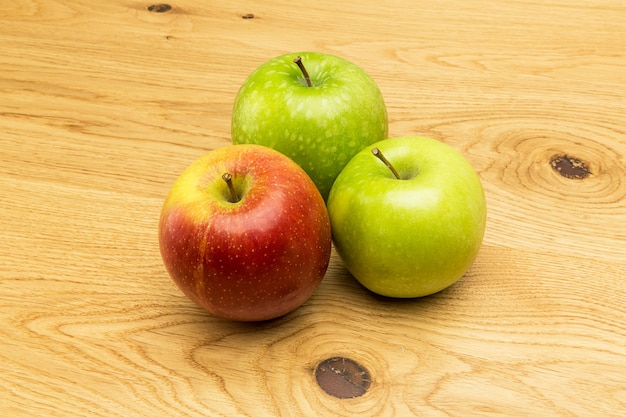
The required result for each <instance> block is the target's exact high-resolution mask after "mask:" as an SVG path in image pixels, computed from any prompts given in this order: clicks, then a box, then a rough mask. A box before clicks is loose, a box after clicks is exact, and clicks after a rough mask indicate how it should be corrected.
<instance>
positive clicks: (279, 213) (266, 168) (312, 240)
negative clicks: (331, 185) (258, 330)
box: [159, 145, 331, 321]
mask: <svg viewBox="0 0 626 417" xmlns="http://www.w3.org/2000/svg"><path fill="white" fill-rule="evenodd" d="M159 247H160V250H161V256H162V258H163V263H164V265H165V267H166V269H167V271H168V272H169V274H170V276H171V277H172V279H173V281H174V282H175V283H176V284H177V285H178V287H179V288H180V289H181V290H182V291H183V293H184V294H185V295H187V296H188V297H189V298H190V299H191V300H193V301H195V302H196V303H197V304H198V305H200V306H202V307H204V308H205V309H206V310H208V311H210V312H211V313H213V314H215V315H217V316H219V317H223V318H226V319H231V320H238V321H259V320H268V319H272V318H275V317H278V316H281V315H284V314H287V313H289V312H291V311H292V310H294V309H296V308H297V307H298V306H300V305H301V304H302V303H304V302H305V301H306V300H307V299H308V298H309V297H310V296H311V295H312V294H313V292H314V291H315V289H316V288H317V287H318V285H319V284H320V282H321V281H322V278H323V277H324V274H325V272H326V268H327V267H328V262H329V260H330V253H331V231H330V223H329V219H328V212H327V211H326V205H325V202H324V200H323V199H322V196H321V195H320V193H319V191H318V189H317V187H315V184H313V181H311V179H310V178H309V176H308V175H307V174H306V173H305V172H304V170H303V169H302V168H300V166H298V165H297V164H296V163H295V162H293V161H292V160H290V159H289V158H287V157H286V156H285V155H283V154H281V153H279V152H277V151H275V150H273V149H270V148H267V147H264V146H259V145H235V146H226V147H223V148H218V149H215V150H212V151H210V152H208V153H207V154H205V155H203V156H202V157H200V158H199V159H198V160H196V161H195V162H194V163H192V164H191V165H190V166H189V167H188V168H187V169H186V170H185V171H184V172H183V173H182V174H181V175H180V177H179V178H178V179H177V180H176V182H175V183H174V184H173V185H172V188H171V189H170V192H169V194H168V196H167V198H166V199H165V202H164V203H163V208H162V211H161V217H160V222H159Z"/></svg>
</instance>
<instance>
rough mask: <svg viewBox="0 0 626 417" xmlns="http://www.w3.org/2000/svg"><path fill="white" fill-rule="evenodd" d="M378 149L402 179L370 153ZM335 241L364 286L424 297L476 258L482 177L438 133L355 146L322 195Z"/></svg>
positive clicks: (453, 278)
mask: <svg viewBox="0 0 626 417" xmlns="http://www.w3.org/2000/svg"><path fill="white" fill-rule="evenodd" d="M374 147H378V148H379V150H380V151H381V152H382V153H383V155H384V156H385V157H386V158H387V160H389V162H390V163H391V165H393V166H394V167H395V168H396V170H397V171H398V172H399V174H400V177H401V178H403V179H400V180H398V179H396V177H395V176H394V174H393V173H392V172H391V171H390V169H389V168H388V167H387V166H386V165H385V164H384V163H383V162H382V161H381V160H379V159H378V158H377V157H376V156H374V155H373V154H372V148H374ZM327 206H328V211H329V215H330V221H331V229H332V233H333V240H334V245H335V248H336V250H337V253H338V254H339V256H340V257H341V259H342V260H343V262H344V264H345V265H346V267H347V269H348V270H349V271H350V273H351V274H352V275H353V276H354V277H355V278H356V279H357V280H358V281H359V282H360V283H361V284H362V285H364V286H365V287H366V288H368V289H369V290H371V291H372V292H375V293H377V294H380V295H384V296H388V297H397V298H413V297H422V296H426V295H430V294H433V293H436V292H438V291H441V290H443V289H444V288H446V287H448V286H450V285H452V284H453V283H455V282H456V281H457V280H458V279H459V278H461V277H462V276H463V275H464V274H465V272H466V271H467V270H468V269H469V268H470V266H471V265H472V263H473V262H474V260H475V258H476V256H477V254H478V251H479V248H480V246H481V244H482V239H483V235H484V231H485V225H486V213H487V206H486V201H485V195H484V191H483V188H482V184H481V182H480V179H479V177H478V175H477V174H476V172H475V171H474V169H473V168H472V166H471V165H470V164H469V162H468V161H467V160H466V159H465V158H464V157H463V155H461V154H460V153H459V152H457V151H456V150H455V149H453V148H452V147H450V146H448V145H446V144H444V143H442V142H439V141H437V140H435V139H430V138H424V137H414V136H404V137H398V138H393V139H387V140H384V141H381V142H379V143H376V144H374V145H372V146H368V147H367V148H365V149H363V150H362V151H361V152H359V153H358V154H357V155H356V156H354V158H352V160H350V162H349V163H348V164H347V165H346V167H345V168H344V169H343V171H342V172H341V174H339V176H338V177H337V180H336V181H335V183H334V185H333V187H332V190H331V192H330V196H329V198H328V201H327Z"/></svg>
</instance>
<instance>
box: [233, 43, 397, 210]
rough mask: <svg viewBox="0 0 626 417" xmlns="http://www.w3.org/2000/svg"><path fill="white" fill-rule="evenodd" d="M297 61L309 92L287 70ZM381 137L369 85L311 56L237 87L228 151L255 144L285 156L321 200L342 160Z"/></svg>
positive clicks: (356, 71)
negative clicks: (314, 187)
mask: <svg viewBox="0 0 626 417" xmlns="http://www.w3.org/2000/svg"><path fill="white" fill-rule="evenodd" d="M298 56H300V57H301V58H302V63H303V65H304V66H305V67H306V70H307V72H308V74H309V76H310V78H311V83H312V84H313V86H312V87H308V86H307V84H306V81H305V78H304V76H303V74H302V71H301V70H300V69H299V67H298V66H297V65H296V64H295V63H294V58H296V57H298ZM387 132H388V122H387V109H386V106H385V102H384V100H383V96H382V94H381V92H380V90H379V88H378V86H377V85H376V83H375V82H374V81H373V80H372V78H370V76H369V75H368V74H367V73H365V71H364V70H363V69H361V68H360V67H358V66H357V65H355V64H353V63H351V62H349V61H346V60H345V59H343V58H340V57H337V56H334V55H328V54H322V53H316V52H301V53H293V54H287V55H282V56H279V57H276V58H274V59H271V60H269V61H268V62H266V63H265V64H263V65H261V66H260V67H259V68H257V69H256V70H255V71H254V72H253V73H252V74H250V76H249V77H248V78H247V80H246V81H245V82H244V84H243V85H242V86H241V88H240V90H239V92H238V94H237V97H236V99H235V104H234V107H233V112H232V126H231V136H232V141H233V143H234V144H240V143H256V144H260V145H265V146H268V147H270V148H273V149H276V150H278V151H279V152H281V153H283V154H285V155H287V156H288V157H290V158H291V159H292V160H294V161H295V162H296V163H297V164H298V165H300V166H301V167H302V168H303V169H304V170H305V171H306V172H307V174H308V175H309V176H310V177H311V179H312V180H313V182H314V183H315V184H316V185H317V187H318V189H319V190H320V193H321V194H322V196H323V197H324V199H326V198H327V197H328V193H329V191H330V188H331V186H332V184H333V182H334V181H335V178H336V177H337V175H338V174H339V172H340V171H341V170H342V169H343V167H344V166H345V164H346V163H347V162H348V161H349V160H350V158H352V157H353V156H354V155H355V154H356V153H357V152H359V151H360V150H361V149H363V148H364V147H365V146H367V145H369V144H371V143H375V142H378V141H380V140H382V139H385V138H386V137H387Z"/></svg>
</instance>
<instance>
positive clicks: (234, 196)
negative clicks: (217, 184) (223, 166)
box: [222, 172, 239, 203]
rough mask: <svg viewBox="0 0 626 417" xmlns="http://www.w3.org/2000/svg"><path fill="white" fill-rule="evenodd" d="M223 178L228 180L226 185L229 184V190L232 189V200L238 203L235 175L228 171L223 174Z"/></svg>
mask: <svg viewBox="0 0 626 417" xmlns="http://www.w3.org/2000/svg"><path fill="white" fill-rule="evenodd" d="M222 179H223V180H224V181H226V185H228V190H229V191H230V202H231V203H238V202H239V196H238V195H237V190H235V186H234V185H233V175H232V174H231V173H229V172H226V173H225V174H224V175H222Z"/></svg>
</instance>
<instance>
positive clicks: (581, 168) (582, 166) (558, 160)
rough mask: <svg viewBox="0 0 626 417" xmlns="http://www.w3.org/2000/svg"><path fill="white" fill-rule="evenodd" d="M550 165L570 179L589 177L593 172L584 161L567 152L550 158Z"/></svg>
mask: <svg viewBox="0 0 626 417" xmlns="http://www.w3.org/2000/svg"><path fill="white" fill-rule="evenodd" d="M550 166H552V169H554V170H555V171H556V172H558V173H559V174H561V175H562V176H564V177H565V178H569V179H576V180H581V179H584V178H587V177H588V176H589V174H591V173H592V172H591V171H589V167H588V166H587V164H586V163H585V162H584V161H582V160H580V159H578V158H574V157H573V156H569V155H565V154H559V155H554V156H553V157H552V158H550Z"/></svg>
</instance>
